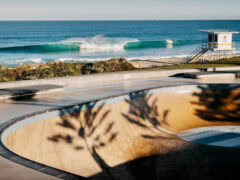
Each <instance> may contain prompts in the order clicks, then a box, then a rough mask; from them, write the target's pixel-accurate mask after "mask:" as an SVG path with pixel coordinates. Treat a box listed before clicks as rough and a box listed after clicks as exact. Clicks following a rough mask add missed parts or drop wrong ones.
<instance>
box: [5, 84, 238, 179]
mask: <svg viewBox="0 0 240 180" xmlns="http://www.w3.org/2000/svg"><path fill="white" fill-rule="evenodd" d="M239 115H240V85H233V84H207V85H199V86H195V85H194V86H193V85H189V86H179V87H167V88H159V89H152V90H146V91H139V92H135V93H130V94H127V95H123V96H118V97H112V98H109V99H104V100H99V101H94V102H88V103H84V104H79V105H75V106H70V107H65V108H62V109H56V110H51V111H47V112H41V113H39V114H34V115H32V116H28V117H25V118H23V119H21V120H18V121H17V122H15V123H13V124H12V125H11V126H10V127H9V128H7V129H6V130H5V132H4V134H3V136H2V141H3V143H4V145H5V146H6V147H7V148H8V149H9V150H11V151H12V152H14V153H16V154H18V155H20V156H22V157H24V158H27V159H30V160H33V161H36V162H38V163H41V164H44V165H46V166H50V167H54V168H56V169H60V170H63V171H66V172H70V173H72V174H75V175H78V176H79V177H87V178H90V179H176V178H178V179H235V178H237V179H239V178H240V175H239V170H238V169H239V167H240V156H239V153H240V149H239V148H238V145H239V144H240V143H238V141H239V140H240V135H239V133H238V131H237V130H236V128H237V129H238V130H239V129H240V128H239V127H237V126H239V125H240V118H239V117H240V116H239ZM222 126H226V127H228V129H227V130H226V128H223V127H222ZM203 127H204V128H205V129H201V128H203ZM206 127H211V128H210V129H206ZM195 128H200V129H196V130H195V131H191V129H195ZM224 129H225V130H224ZM202 130H206V131H207V132H208V133H206V134H208V136H205V135H206V134H205V135H203V134H204V133H203V131H202ZM216 131H217V132H219V131H222V132H221V134H217V133H216ZM191 133H192V134H191ZM194 133H195V134H194ZM196 134H197V135H196ZM200 134H201V135H202V136H201V137H200V136H199V135H200ZM224 134H225V135H224ZM211 136H213V137H211ZM197 137H198V138H197ZM199 137H200V138H199ZM226 137H228V138H226ZM204 138H205V139H204ZM207 138H209V139H207ZM211 138H212V139H213V140H212V141H210V139H211ZM214 138H215V140H216V139H217V140H216V141H214ZM219 138H220V140H219ZM221 138H222V139H221ZM229 139H233V141H234V142H230V140H229ZM200 140H201V141H200ZM218 140H219V141H224V140H229V141H228V142H226V143H225V144H228V147H223V146H221V144H219V143H217V142H219V141H218ZM203 142H204V143H203ZM239 142H240V141H239ZM212 143H215V144H214V146H211V145H212ZM208 144H210V145H208ZM229 144H231V146H230V145H229ZM233 144H234V145H233ZM233 146H235V147H233Z"/></svg>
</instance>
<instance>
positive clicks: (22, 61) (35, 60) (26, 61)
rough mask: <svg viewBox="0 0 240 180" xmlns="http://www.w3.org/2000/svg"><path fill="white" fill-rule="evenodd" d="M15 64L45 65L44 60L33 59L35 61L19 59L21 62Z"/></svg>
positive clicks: (17, 61)
mask: <svg viewBox="0 0 240 180" xmlns="http://www.w3.org/2000/svg"><path fill="white" fill-rule="evenodd" d="M15 62H16V63H19V64H24V63H36V64H40V63H43V60H42V58H33V59H19V60H16V61H15Z"/></svg>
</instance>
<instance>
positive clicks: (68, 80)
mask: <svg viewBox="0 0 240 180" xmlns="http://www.w3.org/2000/svg"><path fill="white" fill-rule="evenodd" d="M216 70H217V71H227V70H240V67H225V68H208V71H216ZM200 71H201V69H178V70H155V71H148V70H145V71H144V70H143V71H123V72H111V73H103V74H93V75H82V76H70V77H60V78H49V79H38V80H23V81H14V82H6V83H0V89H1V88H13V87H23V86H33V85H44V84H55V85H60V86H75V85H76V84H81V85H92V84H93V83H94V84H100V83H101V84H107V83H110V82H114V81H115V82H116V81H118V82H121V81H126V80H136V79H148V78H165V77H169V76H173V75H174V74H178V73H189V72H200Z"/></svg>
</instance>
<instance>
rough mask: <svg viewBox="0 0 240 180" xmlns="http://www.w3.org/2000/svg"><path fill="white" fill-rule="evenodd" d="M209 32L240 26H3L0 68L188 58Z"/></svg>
mask: <svg viewBox="0 0 240 180" xmlns="http://www.w3.org/2000/svg"><path fill="white" fill-rule="evenodd" d="M205 29H227V30H234V31H240V21H239V20H223V21H220V20H217V21H0V65H4V66H13V65H21V64H38V63H45V62H49V61H65V62H78V61H100V60H107V59H111V58H117V57H124V58H126V59H127V60H135V59H159V58H166V57H184V56H187V55H189V54H191V52H192V51H194V49H196V48H197V47H199V46H200V45H201V44H202V42H203V41H206V40H207V34H206V33H202V32H199V30H205ZM233 39H234V41H235V42H236V48H237V50H236V51H235V53H238V50H239V48H240V35H239V34H237V35H234V38H233Z"/></svg>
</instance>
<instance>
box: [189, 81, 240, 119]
mask: <svg viewBox="0 0 240 180" xmlns="http://www.w3.org/2000/svg"><path fill="white" fill-rule="evenodd" d="M198 88H199V90H200V92H195V93H193V96H196V97H197V98H198V101H196V102H192V104H193V105H197V108H196V110H195V114H196V115H197V116H199V117H200V118H202V119H204V120H206V121H226V122H239V121H240V90H239V89H240V85H230V84H210V85H206V86H205V85H202V86H198Z"/></svg>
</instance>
